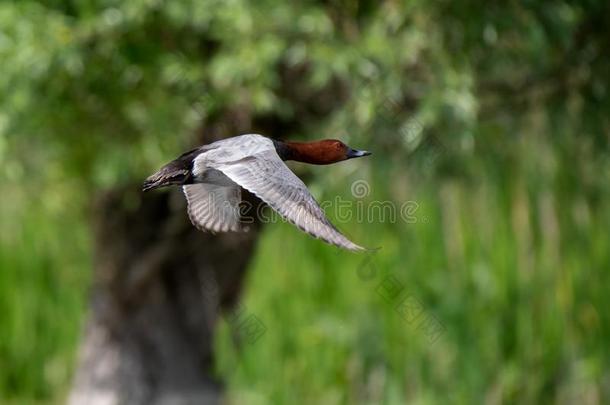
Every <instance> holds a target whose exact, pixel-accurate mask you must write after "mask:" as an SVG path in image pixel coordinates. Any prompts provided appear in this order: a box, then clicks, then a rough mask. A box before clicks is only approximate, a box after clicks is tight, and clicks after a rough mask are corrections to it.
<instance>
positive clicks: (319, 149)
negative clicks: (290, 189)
mask: <svg viewBox="0 0 610 405" xmlns="http://www.w3.org/2000/svg"><path fill="white" fill-rule="evenodd" d="M273 144H274V145H275V150H276V152H277V154H278V155H279V156H280V158H281V159H282V160H294V161H297V162H303V163H309V164H313V165H328V164H331V163H335V162H337V161H339V160H341V159H339V156H338V155H337V151H336V150H335V149H332V148H329V147H328V141H326V140H323V141H316V142H282V141H277V140H273Z"/></svg>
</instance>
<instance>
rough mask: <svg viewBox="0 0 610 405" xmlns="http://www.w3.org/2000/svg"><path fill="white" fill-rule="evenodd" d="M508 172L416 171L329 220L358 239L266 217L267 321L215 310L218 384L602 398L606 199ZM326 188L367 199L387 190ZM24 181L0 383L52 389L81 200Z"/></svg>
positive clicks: (79, 310) (459, 398)
mask: <svg viewBox="0 0 610 405" xmlns="http://www.w3.org/2000/svg"><path fill="white" fill-rule="evenodd" d="M519 184H520V183H515V184H514V185H513V186H510V187H501V186H499V185H490V184H489V183H485V182H484V183H481V184H479V185H476V186H473V185H465V184H461V183H447V184H444V185H439V186H438V187H434V188H433V187H416V188H413V189H412V190H411V196H410V199H411V200H414V201H416V202H417V204H418V209H417V210H416V212H415V219H416V220H415V222H414V223H405V222H403V221H400V220H398V221H397V222H396V223H389V222H378V221H374V222H372V223H368V222H366V221H365V222H364V223H357V222H356V221H351V222H350V223H348V224H340V226H341V228H343V229H344V230H345V231H347V233H348V234H349V235H350V236H351V237H352V239H353V240H355V241H357V242H361V243H363V244H365V245H368V246H379V245H380V246H382V249H380V250H379V251H377V252H375V253H372V254H364V255H358V254H351V253H348V252H342V251H338V250H337V249H335V248H333V247H329V246H327V245H325V244H323V243H321V242H320V241H316V240H313V239H311V238H309V237H308V236H307V235H304V234H302V233H300V232H297V231H296V230H295V229H294V227H292V226H290V225H288V224H283V223H278V224H270V225H268V226H267V228H266V229H265V232H264V234H263V237H262V239H261V241H260V245H259V249H258V252H257V254H256V257H255V259H254V262H253V263H252V267H251V269H250V270H251V271H250V272H249V274H248V280H247V290H246V294H245V296H244V299H243V303H244V306H245V309H246V313H247V314H253V315H256V316H257V317H258V318H259V319H260V320H261V321H262V322H263V323H264V325H265V327H266V332H265V333H264V335H262V336H261V337H260V338H259V339H258V340H256V341H255V342H253V343H248V342H243V343H242V344H241V345H240V346H236V345H235V344H234V343H233V339H232V338H231V326H230V325H229V323H228V322H225V321H223V322H222V323H221V327H220V329H219V330H218V333H217V335H216V343H215V344H216V351H217V354H218V371H219V374H220V375H222V376H223V377H224V378H226V379H227V380H228V390H229V398H230V401H231V402H232V403H248V404H256V403H261V404H266V403H320V404H343V403H385V404H402V403H405V402H406V401H408V402H409V403H420V404H428V403H430V404H432V403H463V404H471V403H482V402H485V401H487V402H488V403H514V402H518V403H531V404H537V403H606V402H608V401H609V400H610V393H609V392H608V388H607V386H608V385H607V379H608V378H609V377H608V376H609V374H608V373H609V370H610V367H609V364H608V359H610V353H609V351H610V349H609V346H608V344H607V342H608V341H610V328H609V325H610V319H609V318H610V299H609V298H608V295H607V290H608V285H610V273H609V272H608V269H610V251H609V249H608V246H610V245H609V242H610V240H609V238H610V237H609V235H608V229H610V228H609V226H608V225H609V224H610V207H608V206H607V205H603V204H598V205H595V206H594V205H590V204H587V203H585V202H584V200H582V199H580V197H579V196H576V197H574V198H569V199H567V198H566V199H565V200H564V201H560V200H559V199H558V197H556V195H555V194H552V193H548V192H544V191H540V192H533V193H531V192H530V193H528V192H526V190H525V189H524V188H522V186H520V185H519ZM313 189H314V190H318V189H317V188H316V187H313ZM320 189H326V187H321V188H320ZM346 190H347V191H346ZM340 191H341V195H342V196H343V198H344V199H345V200H350V199H351V200H352V201H360V202H362V203H363V204H364V206H367V204H369V203H370V202H371V201H373V199H374V198H377V199H382V200H383V199H390V197H389V196H391V195H392V193H393V192H392V191H391V190H382V191H381V192H380V193H378V194H373V195H371V196H370V197H366V198H364V199H362V200H358V199H355V198H354V197H352V196H351V195H349V188H348V187H347V188H346V187H345V185H343V186H341V188H340ZM57 192H58V194H61V195H64V194H63V193H64V192H63V191H62V190H58V191H57ZM27 195H28V193H27V192H25V191H24V195H23V196H20V195H13V199H12V201H16V202H15V203H14V205H12V206H8V205H7V203H6V202H5V203H4V204H3V205H2V209H3V218H7V221H6V222H4V223H3V229H4V230H6V232H5V233H3V234H2V239H1V240H2V244H1V245H0V268H1V269H2V270H1V271H0V310H1V311H2V314H3V316H2V317H0V392H1V393H2V396H1V399H2V401H4V402H6V401H8V403H41V402H43V403H48V402H54V403H61V402H62V401H63V399H64V398H65V395H66V392H67V389H68V386H69V382H70V375H71V372H72V369H73V362H74V359H75V350H76V347H77V342H78V338H79V333H80V330H81V326H82V321H83V317H84V314H85V311H86V307H87V286H88V282H89V277H90V258H89V247H88V246H89V243H90V241H89V237H88V236H87V235H88V229H87V226H86V224H85V222H84V221H83V216H82V215H76V214H74V212H79V210H78V209H77V208H76V206H77V205H78V203H77V202H74V203H73V206H70V205H68V206H64V205H62V204H64V203H65V198H59V199H58V200H57V201H55V202H53V200H51V201H44V202H43V201H40V200H36V199H28V198H26V196H27ZM49 195H50V196H51V198H53V197H52V196H53V195H54V194H53V193H50V194H49ZM332 195H333V194H332V193H331V192H330V191H329V192H327V194H325V195H323V196H322V197H326V198H330V197H331V196H332ZM393 201H395V202H400V201H399V200H397V199H396V198H394V199H393ZM43 204H44V205H43ZM331 212H332V210H331ZM68 213H70V214H68ZM5 214H6V215H5ZM392 283H399V284H398V287H399V288H398V290H396V291H398V293H397V296H395V297H393V298H392V296H391V294H390V291H391V288H388V286H391V285H394V286H395V284H392ZM392 291H393V290H392ZM401 303H402V304H401ZM401 305H402V306H401ZM405 305H408V306H405ZM397 306H398V308H399V309H402V311H403V312H399V310H398V309H397ZM439 331H441V333H439ZM605 381H606V383H605ZM4 402H2V403H4Z"/></svg>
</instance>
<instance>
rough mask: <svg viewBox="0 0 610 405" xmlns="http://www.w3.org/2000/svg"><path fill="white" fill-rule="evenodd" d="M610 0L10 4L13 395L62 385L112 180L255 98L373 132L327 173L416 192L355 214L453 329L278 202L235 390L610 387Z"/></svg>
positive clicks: (1, 145)
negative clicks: (411, 317)
mask: <svg viewBox="0 0 610 405" xmlns="http://www.w3.org/2000/svg"><path fill="white" fill-rule="evenodd" d="M608 8H609V6H608V2H607V1H601V0H600V1H595V0H590V1H581V2H574V1H546V2H531V1H529V2H521V3H509V4H499V3H498V4H486V5H485V6H482V5H480V4H478V3H474V2H468V1H464V2H448V1H444V2H425V1H420V0H415V1H411V2H408V3H407V2H396V1H384V2H373V1H350V0H340V1H331V2H317V1H307V2H299V3H298V4H296V3H294V2H276V1H270V0H266V1H259V2H254V1H245V0H233V1H217V0H197V1H194V0H187V1H182V2H164V1H159V0H133V1H128V2H127V1H116V0H105V1H95V0H62V1H60V0H51V1H44V2H43V1H32V0H23V1H4V2H2V3H0V162H2V164H1V165H0V181H1V186H0V189H1V190H2V191H3V192H4V196H5V197H4V198H3V199H2V200H1V201H0V212H1V214H2V217H1V221H2V222H1V223H0V241H1V242H2V244H1V245H0V310H2V313H3V314H5V315H4V316H3V317H2V318H0V397H2V398H5V397H6V398H9V399H11V400H16V401H19V400H20V399H31V400H51V399H55V400H57V399H58V398H60V397H61V395H62V392H63V390H64V389H65V387H66V386H67V384H68V381H69V370H70V367H71V366H70V364H71V362H72V360H73V357H74V348H75V342H76V340H77V338H78V333H79V325H80V324H81V318H82V315H83V312H84V308H85V307H86V302H85V294H86V289H87V285H88V270H86V269H87V268H88V267H89V261H90V259H89V253H90V252H89V247H88V246H89V240H88V239H89V236H88V235H89V233H88V224H87V221H86V220H85V218H86V217H87V215H88V213H87V208H88V206H89V203H90V201H91V196H92V195H93V194H94V193H95V191H97V190H99V189H100V188H105V187H111V186H113V185H115V184H117V183H122V182H126V181H133V180H134V179H135V180H137V179H141V178H143V177H144V176H145V175H146V174H148V172H149V171H150V170H152V169H154V168H157V167H158V166H159V164H160V163H161V162H165V161H166V160H168V158H169V157H171V156H174V155H177V154H178V153H180V152H181V151H182V150H183V149H185V148H187V147H189V146H191V143H192V142H193V138H194V137H193V133H194V132H195V131H196V130H197V129H198V128H200V126H201V124H202V122H204V121H206V120H208V119H210V118H213V117H214V116H215V115H216V114H219V113H221V112H223V111H226V110H227V109H230V108H242V109H245V110H247V111H248V112H249V113H251V114H252V115H254V116H266V115H275V116H278V117H281V118H282V119H284V120H293V121H298V122H299V124H300V125H299V127H298V128H299V130H298V131H299V132H298V133H288V134H286V135H287V136H288V137H292V138H307V137H310V138H313V137H315V138H321V137H340V138H342V139H344V140H345V141H347V142H348V143H350V144H354V145H355V146H359V147H363V148H366V149H370V150H373V152H374V155H373V158H372V159H370V160H369V161H367V162H365V161H360V162H358V163H352V162H350V163H346V164H344V165H338V166H333V167H329V168H323V169H314V170H313V172H314V174H315V181H314V182H313V184H312V189H313V190H314V192H316V193H318V196H320V197H326V198H329V199H332V198H333V197H332V196H333V194H332V193H333V192H336V193H338V194H339V195H344V196H345V198H346V199H351V197H352V196H349V195H347V194H348V190H349V185H350V184H351V182H352V181H354V180H361V179H365V180H367V181H368V183H369V184H370V185H371V186H372V191H373V194H371V195H370V196H368V197H367V198H368V199H370V200H372V199H373V198H376V199H380V200H384V201H385V200H387V201H391V202H392V203H394V204H397V205H400V204H402V203H404V202H405V201H407V200H412V201H415V202H417V204H418V207H419V208H418V211H417V217H418V221H417V222H416V223H415V224H406V223H404V222H401V221H397V222H394V223H389V222H387V221H386V222H384V223H360V224H358V223H357V222H356V221H353V222H352V223H351V224H345V225H344V227H345V228H346V229H347V230H348V231H351V233H353V237H354V239H355V240H356V241H362V242H363V243H367V244H368V245H371V246H376V245H381V246H383V249H382V250H381V251H379V252H378V253H377V254H375V255H374V256H373V262H374V263H375V266H376V267H377V268H378V269H380V272H385V273H391V274H393V275H395V276H396V277H398V278H399V279H401V280H403V282H404V283H405V285H407V286H409V288H410V289H412V290H413V292H414V294H415V296H416V297H417V298H418V299H419V300H420V301H421V302H423V303H424V304H425V307H426V308H427V310H429V311H430V312H431V313H434V314H435V316H436V317H438V319H439V320H440V321H441V322H442V323H443V325H444V326H445V328H446V332H445V334H444V335H443V337H442V338H441V339H439V341H438V342H436V343H435V344H434V345H430V344H427V343H426V341H425V337H424V336H422V334H421V333H420V332H418V331H417V330H416V329H413V328H409V327H408V326H407V327H406V326H405V324H404V322H403V321H402V319H401V318H400V316H398V315H397V314H396V312H394V309H393V308H392V306H391V305H388V304H387V303H386V302H385V301H383V299H381V298H380V297H379V295H378V294H377V293H376V290H375V289H376V286H377V284H378V281H379V280H373V281H371V282H369V281H363V280H361V279H359V278H358V276H357V273H356V270H357V269H358V267H359V266H360V265H361V264H362V257H359V256H350V255H348V254H337V253H335V252H334V250H333V249H331V248H328V247H326V246H322V245H321V244H320V243H319V242H317V241H310V240H308V239H307V238H306V237H305V236H301V235H299V234H298V233H297V232H295V231H294V230H293V229H291V228H290V227H288V226H281V225H270V226H269V227H268V229H267V231H266V234H265V236H264V240H263V243H262V245H261V248H260V250H259V253H258V256H257V260H256V263H255V265H254V266H253V272H252V274H251V280H250V284H249V288H248V293H247V299H246V303H247V305H248V308H249V309H251V310H252V311H254V312H255V313H256V314H257V315H258V316H259V317H260V318H261V319H263V320H264V321H265V323H266V324H267V327H268V332H267V333H266V334H265V335H264V337H263V338H261V340H260V341H259V342H257V343H256V345H253V346H248V347H245V348H243V349H242V351H241V352H239V351H238V352H236V351H235V348H233V347H231V346H228V343H227V342H228V339H226V337H227V331H226V330H225V331H221V333H220V334H219V336H218V342H219V343H218V345H219V353H220V355H221V359H222V364H223V365H224V366H221V371H222V372H223V373H224V376H226V377H227V378H228V379H229V386H230V389H231V396H232V397H233V398H236V402H240V401H239V400H240V399H243V398H246V400H248V402H253V401H256V400H257V399H258V400H260V401H261V402H262V403H265V402H266V401H267V399H271V400H274V401H275V402H293V401H294V400H303V401H307V402H321V403H336V402H352V401H370V402H387V403H402V402H404V401H405V400H413V401H418V402H421V403H428V402H430V403H433V402H434V403H436V402H447V401H450V402H458V403H462V402H463V403H473V402H475V403H476V402H481V401H482V400H487V401H489V402H491V403H493V402H494V401H496V400H497V401H500V402H517V401H520V400H524V401H525V402H530V403H539V402H553V401H558V402H562V401H563V402H568V403H569V402H574V401H578V402H581V401H585V402H586V401H588V402H590V403H595V402H596V401H597V402H600V403H601V402H607V401H608V398H609V397H610V394H609V393H608V391H607V389H606V391H604V388H603V386H604V384H603V383H602V382H603V381H605V380H607V379H608V372H609V371H608V370H609V365H608V362H607V360H605V359H608V358H610V356H609V355H608V354H609V353H608V349H607V344H606V342H607V341H608V337H609V336H608V333H609V325H610V322H609V321H610V319H609V317H610V314H609V311H608V308H609V307H610V305H608V300H607V298H606V296H607V286H608V281H609V280H608V274H607V269H608V268H610V263H609V262H610V260H609V257H608V253H607V251H608V246H609V240H608V236H607V229H609V225H610V217H609V216H610V206H609V201H610V199H609V197H610V196H609V192H608V190H609V187H608V184H609V183H610V157H609V156H610V155H609V154H608V149H609V142H610V137H609V135H608V134H609V133H610V123H609V121H608V116H610V100H609V97H610V94H609V91H610V88H609V80H608V74H607V72H609V71H610V35H608V29H607V15H608V12H609V9H608ZM287 72H293V73H292V75H290V74H288V73H287ZM294 72H297V74H295V73H294ZM329 89H330V90H329ZM316 97H317V98H316ZM311 99H316V100H317V102H316V103H315V104H316V105H315V107H316V108H315V111H312V107H311V105H310V104H311ZM308 103H309V104H308ZM295 132H296V130H295ZM328 173H332V175H331V176H329V175H328ZM321 190H325V192H324V193H319V191H321ZM367 201H369V200H367ZM331 212H332V211H331ZM423 218H426V221H427V222H424V221H423ZM277 245H280V246H281V247H282V249H280V250H281V251H282V252H291V253H290V254H289V255H283V256H278V255H277V251H278V249H277ZM385 273H384V274H385ZM28 334H29V336H28ZM236 362H238V363H239V364H240V365H239V367H237V368H231V367H228V366H231V364H234V363H236ZM227 367H228V368H227ZM606 385H607V384H606ZM575 392H576V393H577V394H578V395H579V396H578V398H577V400H572V398H573V397H572V396H571V395H574V393H575ZM566 398H567V399H566ZM581 398H584V399H582V400H581ZM520 402H521V401H520Z"/></svg>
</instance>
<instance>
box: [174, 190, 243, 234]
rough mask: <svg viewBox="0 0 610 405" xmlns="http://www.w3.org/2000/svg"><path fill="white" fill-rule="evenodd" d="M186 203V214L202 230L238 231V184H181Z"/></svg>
mask: <svg viewBox="0 0 610 405" xmlns="http://www.w3.org/2000/svg"><path fill="white" fill-rule="evenodd" d="M182 190H183V191H184V195H185V196H186V201H187V204H188V215H189V218H190V220H191V222H192V223H193V225H195V227H196V228H197V229H199V230H202V231H211V232H227V231H238V230H239V229H240V226H239V219H240V215H239V203H240V201H241V190H240V188H239V187H238V186H219V185H215V184H209V183H198V184H188V185H185V186H182Z"/></svg>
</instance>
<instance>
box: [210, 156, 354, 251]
mask: <svg viewBox="0 0 610 405" xmlns="http://www.w3.org/2000/svg"><path fill="white" fill-rule="evenodd" d="M205 164H206V165H208V166H209V167H212V168H214V169H216V170H220V171H222V172H223V173H224V174H225V175H226V176H227V177H229V178H230V179H231V180H233V181H234V182H235V183H237V184H239V185H240V186H242V187H243V188H245V189H247V190H249V191H250V192H252V193H254V194H256V195H257V196H258V197H259V198H260V199H261V200H263V201H265V202H266V203H267V204H268V205H269V206H270V207H271V208H273V209H274V210H275V211H277V212H278V213H279V214H280V215H281V216H282V217H284V218H285V219H287V220H288V221H290V222H292V223H293V224H294V225H296V226H297V227H299V228H300V229H301V230H303V231H305V232H307V233H308V234H310V235H311V236H313V237H315V238H319V239H322V240H324V241H326V242H327V243H330V244H332V245H335V246H339V247H341V248H344V249H349V250H354V251H357V250H364V248H363V247H361V246H358V245H356V244H355V243H353V242H352V241H350V240H349V239H347V238H346V237H345V236H344V235H343V234H341V232H339V231H338V230H337V228H335V226H334V225H333V224H332V223H331V222H330V221H329V220H328V219H327V218H326V215H325V214H324V211H322V208H320V205H319V204H318V203H317V202H316V200H315V199H314V198H313V196H312V195H311V193H310V192H309V190H308V189H307V187H306V186H305V184H304V183H303V182H302V181H301V179H299V178H298V177H297V176H296V175H295V174H294V173H293V172H292V171H291V170H290V169H289V168H288V166H286V165H285V164H284V162H282V160H281V159H280V157H279V156H278V155H277V153H276V152H275V149H267V150H262V151H260V152H258V153H255V154H252V155H249V156H246V157H244V158H242V159H239V160H234V161H229V162H220V161H206V163H205Z"/></svg>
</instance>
